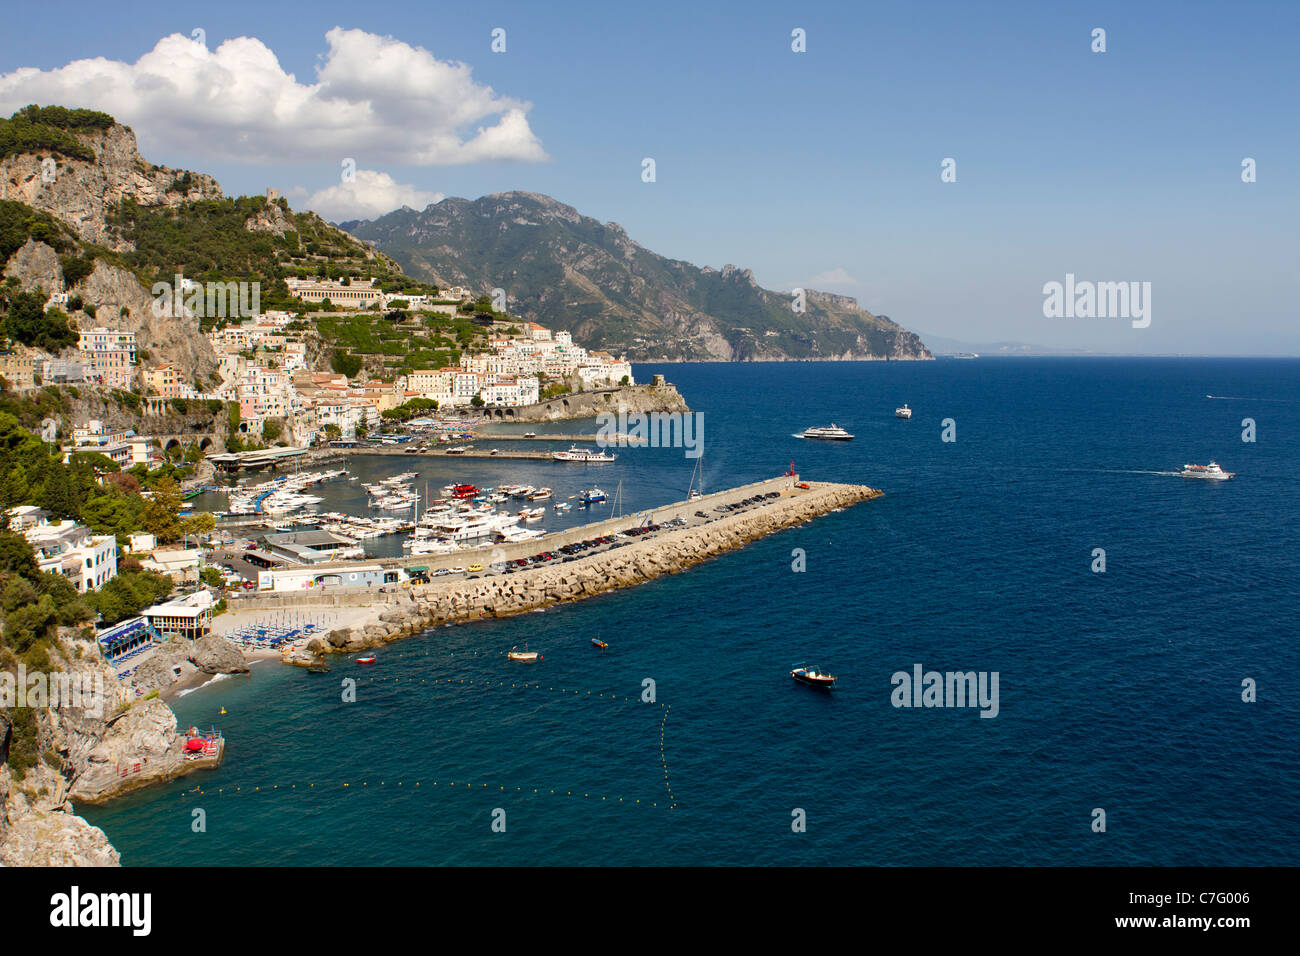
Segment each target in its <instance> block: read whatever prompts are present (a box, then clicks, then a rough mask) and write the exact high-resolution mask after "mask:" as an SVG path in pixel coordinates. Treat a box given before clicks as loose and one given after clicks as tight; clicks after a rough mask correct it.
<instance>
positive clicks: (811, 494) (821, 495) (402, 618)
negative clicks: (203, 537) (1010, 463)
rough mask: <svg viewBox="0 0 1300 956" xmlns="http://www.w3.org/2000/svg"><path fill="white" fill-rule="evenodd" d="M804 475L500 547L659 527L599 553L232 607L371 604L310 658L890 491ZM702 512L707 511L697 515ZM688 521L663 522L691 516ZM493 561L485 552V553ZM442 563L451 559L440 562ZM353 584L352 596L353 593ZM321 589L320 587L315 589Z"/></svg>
mask: <svg viewBox="0 0 1300 956" xmlns="http://www.w3.org/2000/svg"><path fill="white" fill-rule="evenodd" d="M796 481H797V479H792V478H790V477H788V476H783V477H782V478H777V479H771V480H769V481H762V482H756V483H754V484H753V485H746V486H742V487H740V488H734V489H729V490H728V491H725V492H719V493H717V494H714V495H706V496H704V497H701V498H696V499H694V500H691V501H686V502H678V503H677V504H674V505H668V506H666V507H663V508H656V509H654V511H653V514H652V515H651V514H650V513H643V514H641V515H635V516H630V517H629V518H611V519H608V520H606V521H602V522H597V523H595V524H592V525H585V526H583V527H581V528H574V529H570V530H569V531H566V532H562V533H559V534H556V535H547V536H546V538H543V539H539V540H535V541H532V542H524V543H521V544H517V545H511V546H510V547H509V549H506V548H503V549H501V550H502V551H513V552H515V553H514V554H513V555H511V554H509V553H506V554H504V555H503V554H499V553H497V552H496V551H495V550H494V551H493V552H492V553H493V554H495V555H496V557H495V558H494V559H493V560H496V561H497V562H498V566H499V563H500V562H505V563H506V564H507V566H510V565H509V562H511V561H514V560H517V559H518V558H520V557H526V556H529V555H535V554H538V553H539V552H542V551H554V550H555V549H556V548H558V547H562V546H563V545H564V544H565V543H572V542H574V541H584V540H591V539H592V538H594V537H598V536H602V537H603V536H609V535H614V534H616V533H618V532H620V531H625V530H628V529H630V528H638V527H642V526H644V525H645V524H646V523H647V522H648V520H649V518H650V517H653V520H654V522H655V523H658V524H659V525H660V527H659V530H657V531H653V532H649V533H646V534H643V535H640V536H636V537H619V538H616V540H615V541H614V543H613V544H611V545H606V546H604V547H603V548H601V549H599V550H593V551H586V552H581V553H580V554H578V555H575V556H571V557H569V558H568V560H564V559H563V558H561V557H559V556H557V557H556V558H555V559H553V560H550V561H545V562H537V563H535V564H531V565H528V566H526V567H523V568H519V569H517V570H515V571H513V572H507V573H502V572H500V571H492V570H489V571H487V572H486V573H480V574H477V575H468V574H457V575H447V576H445V577H435V578H433V579H432V583H430V584H427V585H414V586H412V587H410V588H391V589H389V590H388V591H386V592H383V593H380V592H378V591H376V590H370V591H369V592H368V593H367V592H366V591H365V590H364V589H335V590H333V591H322V590H321V589H312V592H308V593H303V592H300V591H294V592H285V593H279V594H275V593H265V592H263V593H260V594H257V595H253V596H250V597H249V598H244V599H236V600H233V601H232V602H231V609H232V610H245V609H271V608H287V607H309V606H321V605H325V606H330V605H339V604H354V602H355V604H361V603H363V602H364V601H366V600H367V599H368V600H369V602H371V604H372V607H373V610H374V612H375V614H374V618H375V619H374V620H372V621H371V622H370V623H367V624H365V625H364V626H362V625H358V626H355V627H350V628H339V629H336V630H334V631H331V632H330V633H329V634H328V635H326V637H324V638H315V639H313V640H312V641H311V642H309V643H308V644H307V645H305V646H303V647H300V648H297V649H295V651H294V652H293V653H292V654H291V655H289V656H287V657H286V660H287V662H288V663H294V664H305V663H307V662H308V661H309V660H310V659H311V657H312V656H313V655H315V654H316V653H324V652H329V651H335V652H349V653H350V652H353V651H356V650H360V649H362V648H366V647H374V646H378V645H380V644H385V643H387V642H389V641H393V640H398V639H400V638H403V637H408V636H410V635H412V634H417V633H419V632H421V631H424V630H427V629H428V628H431V627H437V626H439V625H442V624H450V623H463V622H468V621H476V620H485V619H489V618H500V617H508V616H512V615H515V614H521V613H524V612H527V611H532V610H536V609H538V608H546V607H549V606H552V605H555V604H561V603H564V602H568V601H578V600H582V599H583V598H587V597H593V596H595V595H598V594H604V593H606V592H608V591H613V590H616V589H619V588H625V587H632V586H634V585H637V584H642V583H645V582H647V581H652V580H654V579H655V578H658V577H660V576H662V575H664V574H674V573H676V572H679V571H683V570H686V569H687V568H690V567H692V566H694V565H696V564H699V563H701V562H703V561H707V560H709V559H711V558H714V557H718V556H719V555H722V554H725V553H727V552H729V551H734V550H736V549H738V548H741V547H743V546H744V545H746V544H747V543H749V542H751V541H754V540H757V539H759V538H762V537H766V536H767V535H769V534H773V533H775V532H777V531H781V530H784V529H786V528H790V527H793V526H795V525H800V524H803V523H804V522H806V521H809V520H811V519H812V518H816V517H818V516H819V515H823V514H826V513H828V512H830V511H833V510H835V509H837V508H845V507H848V506H850V505H853V504H856V503H858V502H862V501H868V500H870V499H872V498H876V497H879V496H880V495H881V494H883V492H881V491H878V490H876V489H874V488H869V487H867V486H865V485H844V484H831V483H822V482H812V483H808V484H809V487H808V488H806V489H802V488H797V487H794V483H795V482H796ZM771 491H775V492H776V493H777V497H775V498H770V499H764V500H762V501H761V502H757V503H754V504H750V505H747V506H745V507H743V508H741V509H737V510H735V511H721V512H720V511H718V510H716V509H717V508H719V507H721V506H722V505H724V504H734V503H736V502H738V501H741V500H743V499H745V498H752V497H754V496H755V495H757V494H766V493H768V492H771ZM696 512H700V513H701V514H703V515H704V517H702V518H701V517H699V516H698V515H697V514H696ZM688 515H689V518H688V523H687V524H685V525H682V526H668V525H666V524H664V522H666V521H669V520H671V519H673V518H675V517H678V516H681V517H684V518H685V517H687V516H688ZM475 553H476V552H462V553H461V554H459V555H455V556H452V558H453V559H454V560H455V561H456V562H458V564H459V565H463V564H465V563H467V562H471V563H472V562H473V561H474V560H475V559H474V558H473V557H471V555H474V554H475ZM477 553H478V554H479V555H481V556H482V557H480V558H479V559H478V560H479V561H481V562H482V561H486V559H487V553H488V552H486V551H480V552H477ZM438 560H439V561H440V562H442V563H443V564H446V563H447V562H448V561H449V560H451V559H448V558H445V557H440V558H439V559H438ZM384 563H390V564H405V565H407V566H410V565H419V564H422V565H423V566H431V565H433V564H434V563H435V562H433V561H431V560H430V559H429V558H427V557H426V558H422V559H421V558H404V559H393V560H392V561H391V562H384ZM349 591H351V592H353V593H348V592H349ZM313 592H314V593H313Z"/></svg>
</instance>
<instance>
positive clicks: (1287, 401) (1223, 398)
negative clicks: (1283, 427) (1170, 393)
mask: <svg viewBox="0 0 1300 956" xmlns="http://www.w3.org/2000/svg"><path fill="white" fill-rule="evenodd" d="M1205 397H1206V398H1211V399H1214V401H1216V402H1281V403H1282V404H1283V405H1296V404H1300V399H1295V398H1247V397H1246V396H1244V395H1206V396H1205Z"/></svg>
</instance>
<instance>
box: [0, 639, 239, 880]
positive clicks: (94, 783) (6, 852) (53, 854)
mask: <svg viewBox="0 0 1300 956" xmlns="http://www.w3.org/2000/svg"><path fill="white" fill-rule="evenodd" d="M157 653H158V654H159V655H160V656H161V657H162V658H163V659H164V661H165V663H166V664H167V665H168V668H167V669H168V674H167V681H159V682H158V684H159V685H160V686H165V685H166V683H168V682H170V679H171V674H170V665H171V664H173V663H176V662H177V661H188V662H189V663H190V664H192V665H193V668H197V669H198V670H201V671H203V672H204V673H208V674H216V673H246V672H247V671H248V665H247V663H246V662H245V661H244V658H243V655H242V654H240V653H239V651H238V649H237V648H235V646H234V645H233V644H231V643H230V642H229V641H227V640H225V639H224V638H220V637H213V636H210V637H207V638H204V639H202V640H201V641H196V642H181V643H179V644H177V645H176V646H174V647H171V648H159V650H158V652H157ZM193 668H192V669H193ZM50 669H51V672H53V671H54V670H57V671H58V672H61V673H64V674H68V675H70V676H72V675H75V676H77V677H79V678H80V679H81V682H82V683H81V686H83V687H88V686H90V685H91V682H92V681H93V683H94V686H97V687H102V688H103V697H102V699H101V701H100V703H99V704H98V705H97V706H94V707H93V708H91V707H80V706H67V705H61V706H58V707H45V708H41V709H36V710H34V712H33V713H34V718H35V751H36V753H37V754H39V759H38V760H37V762H36V764H35V765H34V766H31V767H28V768H27V770H26V772H25V773H24V774H23V775H22V777H21V780H20V779H19V778H18V776H17V775H16V774H15V773H14V772H13V771H11V769H10V767H9V766H7V764H6V763H5V761H6V760H7V759H8V757H9V748H10V745H11V742H12V735H13V732H14V731H13V724H12V720H11V718H10V717H9V716H7V715H6V713H5V711H4V710H0V865H4V866H117V865H118V864H119V862H120V858H119V856H118V853H117V851H116V850H115V849H113V847H112V845H111V844H110V843H109V841H108V838H107V837H106V836H105V835H104V833H103V831H102V830H99V829H97V828H95V827H92V826H90V825H89V824H88V823H86V821H85V820H83V819H81V818H80V817H78V816H77V815H76V812H75V809H74V807H73V801H74V800H75V801H77V802H82V803H102V802H104V801H105V800H109V799H111V798H113V797H116V796H120V795H121V794H124V793H127V792H130V791H132V790H137V789H139V788H141V787H145V786H149V785H150V784H154V783H160V782H163V781H166V780H172V779H175V778H176V777H179V776H183V775H185V774H188V773H191V772H194V771H196V770H201V769H204V768H206V767H210V766H213V765H214V763H215V760H214V759H213V758H205V759H204V760H198V761H191V760H187V759H185V757H184V743H185V740H186V737H185V735H183V734H179V733H177V726H176V715H175V714H174V713H172V710H171V708H170V707H168V706H167V704H166V703H165V702H164V701H162V700H160V699H157V698H154V699H149V700H143V699H138V698H137V697H136V695H135V691H134V689H133V688H131V687H128V686H127V685H125V684H123V683H122V682H121V681H119V680H118V679H117V675H116V673H115V672H114V670H113V668H111V667H110V666H108V665H107V664H106V663H105V662H104V661H103V660H102V659H101V658H100V657H99V652H98V649H97V648H96V647H95V646H94V643H93V640H92V639H85V638H83V637H81V636H80V635H79V634H78V632H77V631H76V630H73V629H64V630H63V631H62V632H61V633H60V638H59V644H58V646H57V647H56V648H55V649H54V651H53V653H52V654H51V668H50ZM124 769H125V770H126V771H127V772H126V773H125V775H124V774H123V770H124Z"/></svg>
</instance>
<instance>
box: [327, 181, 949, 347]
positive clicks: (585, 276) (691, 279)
mask: <svg viewBox="0 0 1300 956" xmlns="http://www.w3.org/2000/svg"><path fill="white" fill-rule="evenodd" d="M343 228H345V229H347V230H348V231H350V232H352V233H353V234H354V235H356V236H358V237H359V238H362V239H365V240H368V241H371V242H374V243H375V244H376V245H377V246H378V248H380V249H382V250H383V251H384V252H387V253H388V254H389V255H391V256H393V258H395V259H396V260H397V261H398V262H399V263H400V264H401V265H402V267H403V268H404V269H405V270H406V271H407V272H408V273H410V274H411V275H414V276H416V277H418V278H422V279H425V280H426V281H431V282H435V283H437V284H439V285H444V286H446V285H463V286H468V287H470V288H473V289H477V290H479V291H482V292H488V291H490V290H491V289H493V288H498V287H499V288H502V289H504V290H505V292H506V296H507V304H508V307H509V310H510V312H511V313H513V314H517V315H519V316H520V317H521V318H524V319H527V320H530V321H535V322H540V323H541V324H543V325H546V326H549V327H551V328H564V329H569V330H571V331H572V332H573V334H574V338H575V339H578V340H580V341H582V342H583V343H584V344H587V345H589V346H591V347H595V348H602V349H605V350H608V351H611V352H615V353H625V354H626V355H627V356H628V357H629V358H632V359H634V360H639V361H655V360H669V361H671V360H677V359H686V360H691V359H695V360H723V361H780V360H787V359H789V360H798V359H808V360H825V359H930V358H933V356H932V355H931V354H930V352H929V350H928V349H926V347H925V346H924V344H922V342H921V340H920V339H919V338H918V337H917V336H916V335H915V334H914V333H911V332H908V331H907V330H906V329H903V328H901V327H900V326H898V325H896V324H895V323H894V322H892V321H890V320H889V319H887V318H885V317H884V316H877V315H872V314H871V313H870V312H867V311H866V310H864V309H862V308H860V307H859V306H858V304H857V302H856V301H855V300H853V299H851V298H849V297H847V296H837V295H831V294H829V293H822V292H812V291H810V292H809V293H808V294H807V298H806V309H805V310H804V311H802V312H796V311H795V310H794V308H792V297H791V296H790V295H789V294H787V293H782V292H775V291H771V290H768V289H764V288H762V287H761V286H760V285H759V284H758V282H757V281H756V280H755V279H754V276H753V273H751V272H750V271H749V270H748V269H740V268H737V267H735V266H732V265H728V266H724V267H723V268H722V269H720V270H719V269H712V268H709V267H707V266H706V267H704V268H699V267H697V266H694V265H692V264H691V263H689V262H682V261H680V260H673V259H667V258H665V257H663V256H660V255H657V254H655V253H653V252H651V251H650V250H648V249H645V248H644V247H642V246H640V245H638V244H637V243H636V242H634V241H633V240H632V239H630V238H629V237H628V235H627V232H626V231H625V230H624V229H623V227H622V226H620V225H618V224H617V223H612V222H611V223H600V222H597V221H596V220H594V219H591V218H588V217H586V216H582V215H580V214H579V213H578V211H577V210H576V209H574V208H573V207H572V206H566V205H565V204H564V203H561V202H557V201H556V200H554V199H552V198H550V197H549V196H542V195H538V194H536V193H527V192H509V193H498V194H495V195H491V196H484V197H482V198H481V199H476V200H474V201H472V202H471V201H469V200H465V199H454V198H453V199H445V200H443V201H442V202H440V203H437V204H435V205H430V206H428V207H427V208H426V209H424V211H422V212H417V211H416V210H414V209H409V208H403V209H400V210H398V211H396V212H392V213H389V214H388V215H386V216H383V217H381V218H379V219H376V220H374V221H373V222H348V223H344V224H343Z"/></svg>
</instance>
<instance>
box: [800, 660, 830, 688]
mask: <svg viewBox="0 0 1300 956" xmlns="http://www.w3.org/2000/svg"><path fill="white" fill-rule="evenodd" d="M790 676H791V677H793V678H794V679H795V680H797V681H798V682H799V683H801V684H807V685H808V686H809V687H820V688H822V689H824V690H830V689H831V688H832V687H833V686H835V676H834V675H833V674H828V673H826V671H825V670H824V669H822V668H820V667H817V666H816V665H805V664H796V665H795V666H794V670H792V671H790Z"/></svg>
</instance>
